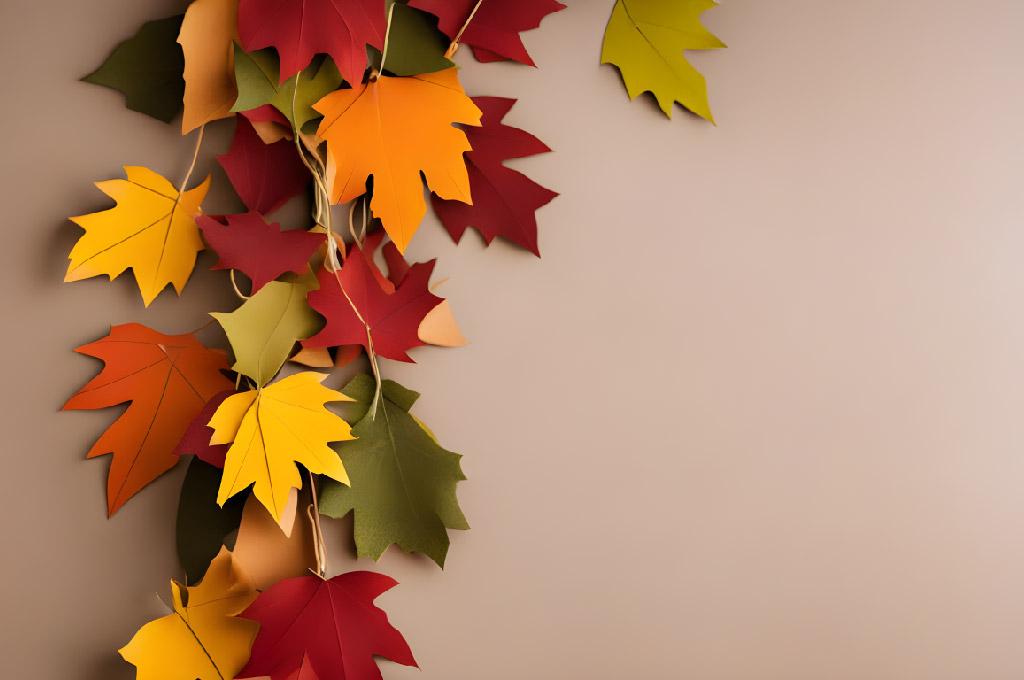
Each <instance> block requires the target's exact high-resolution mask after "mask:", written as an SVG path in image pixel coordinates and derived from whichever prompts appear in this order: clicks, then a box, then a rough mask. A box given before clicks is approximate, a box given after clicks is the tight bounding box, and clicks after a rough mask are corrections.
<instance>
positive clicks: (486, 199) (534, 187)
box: [431, 97, 558, 257]
mask: <svg viewBox="0 0 1024 680" xmlns="http://www.w3.org/2000/svg"><path fill="white" fill-rule="evenodd" d="M515 102H516V100H515V99H507V98H505V97H474V98H473V103H475V104H476V105H477V106H478V107H480V110H481V111H483V113H484V115H483V127H480V128H467V129H466V137H468V138H469V143H470V144H471V145H472V146H473V150H472V151H470V152H469V153H467V154H466V167H467V168H468V170H469V185H470V187H471V188H472V191H473V204H472V205H466V204H465V203H460V202H458V201H447V200H445V199H443V198H439V197H438V196H433V197H432V199H431V200H432V202H433V206H434V212H436V213H437V216H438V218H439V219H440V220H441V224H443V225H444V228H445V229H447V230H448V233H449V234H451V237H452V239H453V240H454V241H455V242H456V243H458V242H459V241H460V240H461V239H462V235H463V234H464V233H465V232H466V229H467V228H469V227H474V228H476V229H477V230H478V231H479V232H480V235H481V236H483V239H484V242H485V243H487V244H490V243H491V241H493V240H494V239H495V238H496V237H498V236H500V237H502V238H504V239H507V240H509V241H511V242H512V243H515V244H517V245H520V246H522V247H523V248H526V249H527V250H529V251H530V252H531V253H533V254H534V255H537V256H538V257H539V256H540V250H539V248H538V246H537V215H536V212H537V209H538V208H540V207H541V206H544V205H547V204H548V203H549V202H551V199H553V198H554V197H555V196H557V195H558V194H557V193H555V192H554V191H551V190H550V189H546V188H544V187H542V186H541V185H539V184H537V183H536V182H534V181H533V180H532V179H530V178H529V177H527V176H526V175H524V174H522V173H521V172H518V171H516V170H513V169H512V168H507V167H505V165H504V161H506V160H508V159H510V158H524V157H526V156H533V155H535V154H539V153H544V152H546V151H550V150H551V149H549V148H548V146H547V145H546V144H544V142H542V141H540V140H539V139H537V138H536V137H534V136H533V135H531V134H530V133H528V132H526V131H524V130H520V129H519V128H514V127H510V126H508V125H505V124H503V123H502V122H501V121H502V119H503V118H504V117H505V114H507V113H508V111H509V109H511V108H512V105H513V104H515Z"/></svg>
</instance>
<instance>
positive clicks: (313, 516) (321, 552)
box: [306, 470, 327, 578]
mask: <svg viewBox="0 0 1024 680" xmlns="http://www.w3.org/2000/svg"><path fill="white" fill-rule="evenodd" d="M306 472H308V473H309V491H310V494H312V496H313V502H312V503H310V504H309V505H307V506H306V516H307V517H309V522H310V524H311V525H312V527H313V552H314V553H315V555H316V569H317V575H318V576H319V577H320V578H324V577H325V576H326V575H327V544H326V543H325V542H324V532H323V530H322V529H321V527H320V505H319V501H318V500H317V497H316V479H315V478H314V477H313V473H312V472H309V470H306Z"/></svg>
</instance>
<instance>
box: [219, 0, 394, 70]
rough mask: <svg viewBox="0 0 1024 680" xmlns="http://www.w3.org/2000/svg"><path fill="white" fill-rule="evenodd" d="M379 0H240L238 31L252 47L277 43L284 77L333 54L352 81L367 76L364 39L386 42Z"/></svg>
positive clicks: (378, 45) (245, 44) (378, 43)
mask: <svg viewBox="0 0 1024 680" xmlns="http://www.w3.org/2000/svg"><path fill="white" fill-rule="evenodd" d="M384 31H385V16H384V3H383V2H382V1H381V0H346V1H345V2H339V1H338V0H293V1H292V2H281V0H241V1H240V3H239V7H238V35H239V38H240V39H241V43H242V47H244V48H245V49H246V51H248V52H252V51H254V50H259V49H262V48H264V47H274V48H276V49H277V53H278V54H279V55H281V76H280V78H281V80H284V79H286V78H289V77H291V76H293V75H295V74H296V73H298V72H299V71H301V70H302V69H304V68H305V67H306V66H307V65H309V62H310V60H311V59H312V58H313V55H315V54H317V53H318V52H319V53H323V54H329V55H331V58H332V59H333V60H334V62H335V63H336V64H337V65H338V69H339V70H340V71H341V73H342V75H343V76H344V77H345V80H347V81H348V82H350V83H358V82H360V81H362V79H363V72H364V71H365V70H366V45H373V46H374V47H376V48H377V49H378V50H379V49H382V48H383V46H384Z"/></svg>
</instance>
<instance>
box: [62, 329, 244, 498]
mask: <svg viewBox="0 0 1024 680" xmlns="http://www.w3.org/2000/svg"><path fill="white" fill-rule="evenodd" d="M75 351H76V352H79V353H81V354H86V355H88V356H91V357H96V358H97V359H100V360H102V361H103V363H104V366H103V370H102V371H100V373H99V375H97V376H96V377H95V378H93V379H92V380H90V381H89V382H88V383H86V384H85V386H84V387H83V388H82V389H80V390H79V391H78V392H77V393H75V395H74V396H73V397H71V398H70V399H68V401H67V403H65V404H64V410H65V411H70V410H78V409H100V408H107V407H110V406H117V405H118V404H124V403H128V408H127V409H125V411H124V413H122V414H121V415H120V417H118V419H117V420H115V421H114V423H113V424H112V425H111V426H110V427H108V428H107V429H106V431H105V432H104V433H103V434H102V435H101V436H100V438H99V439H97V440H96V443H95V444H93V446H92V448H91V449H89V453H88V454H86V458H95V457H96V456H103V455H106V454H108V453H112V454H113V459H112V460H111V462H110V473H109V474H108V475H107V512H108V513H109V514H114V513H115V512H116V511H117V509H118V508H120V507H121V506H122V505H124V503H125V501H127V500H128V499H129V498H131V497H132V496H133V495H135V494H136V493H138V492H139V491H140V490H141V489H142V488H143V487H144V486H146V485H147V484H149V483H150V482H152V481H153V480H154V479H156V478H157V477H159V476H160V475H162V474H163V473H164V472H166V471H168V470H170V469H171V468H172V467H174V465H175V463H177V462H178V456H176V455H175V453H174V449H175V446H177V444H178V442H179V441H180V440H181V436H182V435H183V434H184V433H185V430H186V429H187V428H188V426H189V423H191V422H192V420H193V419H194V418H195V417H196V414H198V413H199V412H200V411H201V410H202V409H203V406H205V405H206V403H207V402H208V401H209V400H210V398H212V397H213V395H215V394H217V393H218V392H221V391H223V390H229V389H231V388H232V383H231V381H230V380H228V379H227V378H226V377H224V375H223V374H222V373H221V371H224V370H227V367H228V364H227V357H226V356H225V354H224V352H221V351H219V350H212V349H207V348H206V347H204V346H203V345H202V344H201V343H200V342H199V341H198V340H196V338H195V336H194V335H192V334H191V333H188V334H185V335H164V334H163V333H158V332H156V331H154V330H153V329H151V328H147V327H145V326H143V325H141V324H137V323H127V324H123V325H120V326H114V327H113V328H111V329H110V334H109V335H107V337H105V338H101V339H99V340H97V341H96V342H92V343H89V344H87V345H82V346H81V347H79V348H77V349H76V350H75Z"/></svg>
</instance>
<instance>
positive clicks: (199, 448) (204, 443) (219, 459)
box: [174, 329, 422, 468]
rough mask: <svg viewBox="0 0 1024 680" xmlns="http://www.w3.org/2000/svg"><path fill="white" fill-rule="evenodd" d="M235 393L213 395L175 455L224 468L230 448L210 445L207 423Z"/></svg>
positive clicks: (189, 428) (224, 392) (193, 422)
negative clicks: (219, 407)
mask: <svg viewBox="0 0 1024 680" xmlns="http://www.w3.org/2000/svg"><path fill="white" fill-rule="evenodd" d="M421 331H422V329H421ZM234 393H235V391H234V390H224V391H223V392H218V393H217V394H215V395H213V398H211V399H210V400H209V401H208V402H206V406H203V410H202V411H200V412H199V414H198V415H196V417H195V418H193V419H192V422H191V423H190V424H189V426H188V429H187V430H185V434H184V435H183V436H182V438H181V441H179V442H178V445H177V446H176V447H175V449H174V453H175V455H178V456H195V457H196V458H199V459H200V460H202V461H204V462H206V463H208V464H210V465H212V466H214V467H216V468H223V467H224V456H225V455H227V452H228V447H227V446H224V445H223V444H217V445H213V444H211V443H210V439H211V438H212V437H213V430H211V429H210V428H209V426H207V423H208V422H210V418H212V417H213V414H214V413H215V412H216V411H217V407H218V406H220V405H221V403H222V402H223V401H224V400H225V399H227V398H228V397H230V396H231V395H232V394H234Z"/></svg>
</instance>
